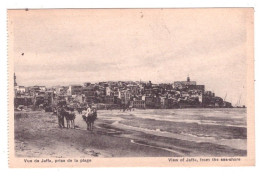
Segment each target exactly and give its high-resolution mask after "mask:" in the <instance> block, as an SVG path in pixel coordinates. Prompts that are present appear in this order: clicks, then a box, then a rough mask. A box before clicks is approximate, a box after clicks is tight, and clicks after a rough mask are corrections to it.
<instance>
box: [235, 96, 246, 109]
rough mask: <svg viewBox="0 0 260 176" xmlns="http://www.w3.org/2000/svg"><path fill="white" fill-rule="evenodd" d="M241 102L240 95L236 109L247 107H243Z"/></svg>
mask: <svg viewBox="0 0 260 176" xmlns="http://www.w3.org/2000/svg"><path fill="white" fill-rule="evenodd" d="M240 101H241V94H240V97H239V100H238V101H237V104H236V106H235V107H236V108H246V106H245V105H243V106H241V104H240Z"/></svg>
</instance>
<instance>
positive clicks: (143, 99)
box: [14, 74, 232, 111]
mask: <svg viewBox="0 0 260 176" xmlns="http://www.w3.org/2000/svg"><path fill="white" fill-rule="evenodd" d="M14 95H15V97H14V106H15V108H20V109H21V108H23V107H31V108H33V109H41V108H42V109H45V110H46V111H51V109H52V108H53V107H55V106H57V105H59V104H65V105H67V106H72V107H76V108H77V107H84V106H87V105H92V106H95V107H97V109H120V108H122V107H131V108H136V109H173V108H232V104H231V103H230V102H227V101H225V99H223V98H221V97H219V96H216V95H215V93H214V92H212V91H208V90H206V89H205V85H197V83H196V81H191V79H190V77H189V76H188V77H187V80H186V81H175V82H174V83H161V84H154V83H152V82H151V81H149V82H143V81H116V82H115V81H107V82H98V83H91V82H85V83H84V84H83V85H81V84H73V85H68V86H53V87H46V86H44V85H37V86H29V87H25V86H21V85H18V84H17V82H16V75H15V74H14Z"/></svg>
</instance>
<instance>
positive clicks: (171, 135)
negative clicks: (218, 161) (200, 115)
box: [15, 110, 247, 158]
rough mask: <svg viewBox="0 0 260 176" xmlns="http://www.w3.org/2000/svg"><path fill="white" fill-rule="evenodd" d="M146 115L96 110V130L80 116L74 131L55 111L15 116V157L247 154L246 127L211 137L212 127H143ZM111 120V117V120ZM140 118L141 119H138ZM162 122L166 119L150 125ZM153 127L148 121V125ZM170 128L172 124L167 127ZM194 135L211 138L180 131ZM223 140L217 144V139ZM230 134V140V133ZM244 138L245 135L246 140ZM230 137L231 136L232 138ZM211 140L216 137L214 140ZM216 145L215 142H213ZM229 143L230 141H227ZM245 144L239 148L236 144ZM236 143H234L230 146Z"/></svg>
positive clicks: (222, 128)
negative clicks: (59, 118) (68, 127)
mask: <svg viewBox="0 0 260 176" xmlns="http://www.w3.org/2000/svg"><path fill="white" fill-rule="evenodd" d="M138 113H139V114H140V113H142V112H140V111H135V112H131V113H130V112H124V113H123V112H119V110H115V111H114V112H110V111H100V112H98V114H99V115H98V119H97V121H96V122H95V126H94V130H93V131H87V130H86V128H87V125H86V123H85V122H84V121H83V120H82V118H81V115H80V114H77V116H76V120H75V124H76V128H75V129H67V128H59V127H58V119H57V117H56V116H55V115H52V113H46V112H43V111H28V112H15V153H16V156H17V157H38V158H44V157H56V158H66V157H78V158H85V157H86V158H87V157H182V156H186V157H187V156H190V157H191V156H209V157H210V156H246V154H247V152H246V148H245V146H246V140H245V139H244V138H246V129H244V128H242V127H227V128H226V127H225V126H224V127H221V128H219V129H220V130H222V131H223V130H225V129H227V132H226V133H219V134H218V133H216V131H217V130H218V129H217V127H215V128H211V129H212V130H213V132H212V135H211V134H210V132H209V131H206V129H208V127H209V126H206V127H205V128H204V126H203V125H200V126H198V125H197V126H196V123H188V124H185V123H176V122H172V123H171V125H170V126H169V125H168V126H167V125H164V126H166V127H167V129H168V128H170V129H171V130H172V131H171V130H170V131H169V132H168V131H167V129H166V130H165V131H164V130H163V129H157V127H155V129H153V128H152V127H154V126H155V125H152V126H150V127H149V128H146V130H142V129H143V128H144V126H145V125H143V124H145V123H143V122H142V121H141V120H148V122H149V120H150V121H151V119H137V118H136V117H131V116H134V115H136V114H138ZM112 116H113V118H111V117H112ZM139 120H140V121H139ZM152 122H156V123H162V121H160V120H157V121H152ZM149 123H150V122H149ZM168 124H169V123H168ZM195 128H196V130H195V131H196V133H198V134H199V133H201V131H204V132H205V133H207V134H209V135H210V136H209V137H201V136H199V137H197V136H193V135H183V134H182V132H180V130H184V131H185V130H186V131H189V132H190V131H191V132H194V129H195ZM213 133H214V134H217V135H218V136H219V138H221V139H219V140H217V139H216V137H214V135H213ZM231 133H232V136H233V137H232V139H229V138H230V137H227V135H226V134H231ZM244 135H245V136H244ZM229 136H230V135H229ZM211 138H214V140H213V139H211ZM215 141H216V142H215ZM228 141H230V142H228ZM237 141H240V142H241V141H242V142H241V145H238V146H237V145H235V143H236V142H237ZM232 143H234V145H232Z"/></svg>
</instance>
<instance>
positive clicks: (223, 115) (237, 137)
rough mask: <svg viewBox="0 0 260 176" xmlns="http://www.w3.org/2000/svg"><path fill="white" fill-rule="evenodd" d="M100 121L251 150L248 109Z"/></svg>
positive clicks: (106, 115) (112, 115)
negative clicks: (248, 147) (248, 132)
mask: <svg viewBox="0 0 260 176" xmlns="http://www.w3.org/2000/svg"><path fill="white" fill-rule="evenodd" d="M77 119H79V118H78V117H77ZM98 119H102V120H104V121H107V122H109V124H111V125H113V126H115V127H119V128H123V129H126V130H135V131H140V132H144V133H147V134H152V135H156V136H163V137H169V138H176V139H181V140H187V141H194V142H209V143H213V144H220V145H225V146H228V147H231V148H234V149H240V150H247V113H246V108H223V109H222V108H214V109H210V108H203V109H199V108H198V109H197V108H196V109H146V110H139V109H135V110H134V111H125V112H123V111H120V110H100V111H98ZM76 123H77V120H76ZM78 125H79V126H80V127H82V128H85V126H86V125H85V124H84V123H81V122H78Z"/></svg>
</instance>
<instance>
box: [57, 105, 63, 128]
mask: <svg viewBox="0 0 260 176" xmlns="http://www.w3.org/2000/svg"><path fill="white" fill-rule="evenodd" d="M63 111H64V110H63V107H58V108H57V117H58V124H59V127H60V128H64V127H65V125H64V115H63Z"/></svg>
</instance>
